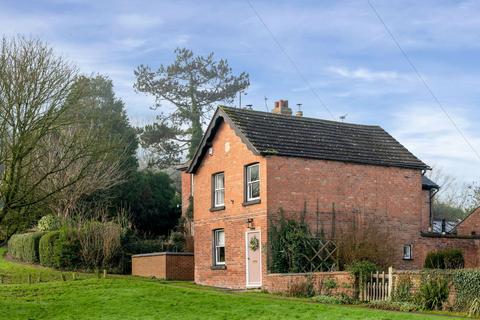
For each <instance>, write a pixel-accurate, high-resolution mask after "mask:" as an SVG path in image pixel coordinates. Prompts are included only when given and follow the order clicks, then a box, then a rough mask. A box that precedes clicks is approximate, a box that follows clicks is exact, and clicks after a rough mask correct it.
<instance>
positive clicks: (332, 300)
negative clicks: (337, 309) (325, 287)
mask: <svg viewBox="0 0 480 320" xmlns="http://www.w3.org/2000/svg"><path fill="white" fill-rule="evenodd" d="M312 300H313V301H314V302H318V303H323V304H343V303H342V300H341V299H339V298H338V297H336V296H327V295H319V296H315V297H313V298H312Z"/></svg>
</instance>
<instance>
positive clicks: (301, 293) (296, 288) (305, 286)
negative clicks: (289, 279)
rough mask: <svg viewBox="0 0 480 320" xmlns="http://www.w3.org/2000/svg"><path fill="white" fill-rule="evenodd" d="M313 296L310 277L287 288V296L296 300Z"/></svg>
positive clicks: (313, 290)
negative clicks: (296, 298)
mask: <svg viewBox="0 0 480 320" xmlns="http://www.w3.org/2000/svg"><path fill="white" fill-rule="evenodd" d="M314 295H315V289H314V288H313V281H312V277H310V276H307V277H306V279H305V281H300V282H294V283H291V284H290V285H289V286H288V289H287V296H289V297H298V298H310V297H313V296H314Z"/></svg>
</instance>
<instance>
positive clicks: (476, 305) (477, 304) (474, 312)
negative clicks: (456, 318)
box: [468, 298, 480, 318]
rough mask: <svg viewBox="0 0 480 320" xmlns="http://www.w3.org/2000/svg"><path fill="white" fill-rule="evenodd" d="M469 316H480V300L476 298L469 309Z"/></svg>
mask: <svg viewBox="0 0 480 320" xmlns="http://www.w3.org/2000/svg"><path fill="white" fill-rule="evenodd" d="M468 316H469V317H475V318H478V317H479V316H480V299H479V298H475V299H473V301H472V302H471V303H470V306H469V307H468Z"/></svg>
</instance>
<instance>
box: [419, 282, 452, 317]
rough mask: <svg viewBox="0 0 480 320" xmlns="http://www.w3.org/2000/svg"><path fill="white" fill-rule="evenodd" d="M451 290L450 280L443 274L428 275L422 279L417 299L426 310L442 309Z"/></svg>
mask: <svg viewBox="0 0 480 320" xmlns="http://www.w3.org/2000/svg"><path fill="white" fill-rule="evenodd" d="M449 292H450V289H449V286H448V280H447V278H446V277H445V276H442V275H439V274H437V275H428V276H426V277H424V279H422V283H421V284H420V289H419V292H418V294H417V296H416V300H417V302H418V304H419V305H421V306H422V307H423V308H425V309H426V310H440V309H441V308H442V306H443V304H444V302H445V301H446V300H447V299H448V294H449Z"/></svg>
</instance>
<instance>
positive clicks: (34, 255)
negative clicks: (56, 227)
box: [8, 232, 45, 263]
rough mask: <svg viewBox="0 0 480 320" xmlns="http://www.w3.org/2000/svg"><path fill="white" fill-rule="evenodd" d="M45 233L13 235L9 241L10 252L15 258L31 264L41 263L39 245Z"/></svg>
mask: <svg viewBox="0 0 480 320" xmlns="http://www.w3.org/2000/svg"><path fill="white" fill-rule="evenodd" d="M44 234H45V232H31V233H23V234H17V235H13V236H12V237H11V238H10V240H9V241H8V250H9V253H10V255H12V256H13V257H15V258H17V259H19V260H21V261H24V262H29V263H36V262H39V252H38V245H39V242H40V238H41V237H42V236H43V235H44Z"/></svg>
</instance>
